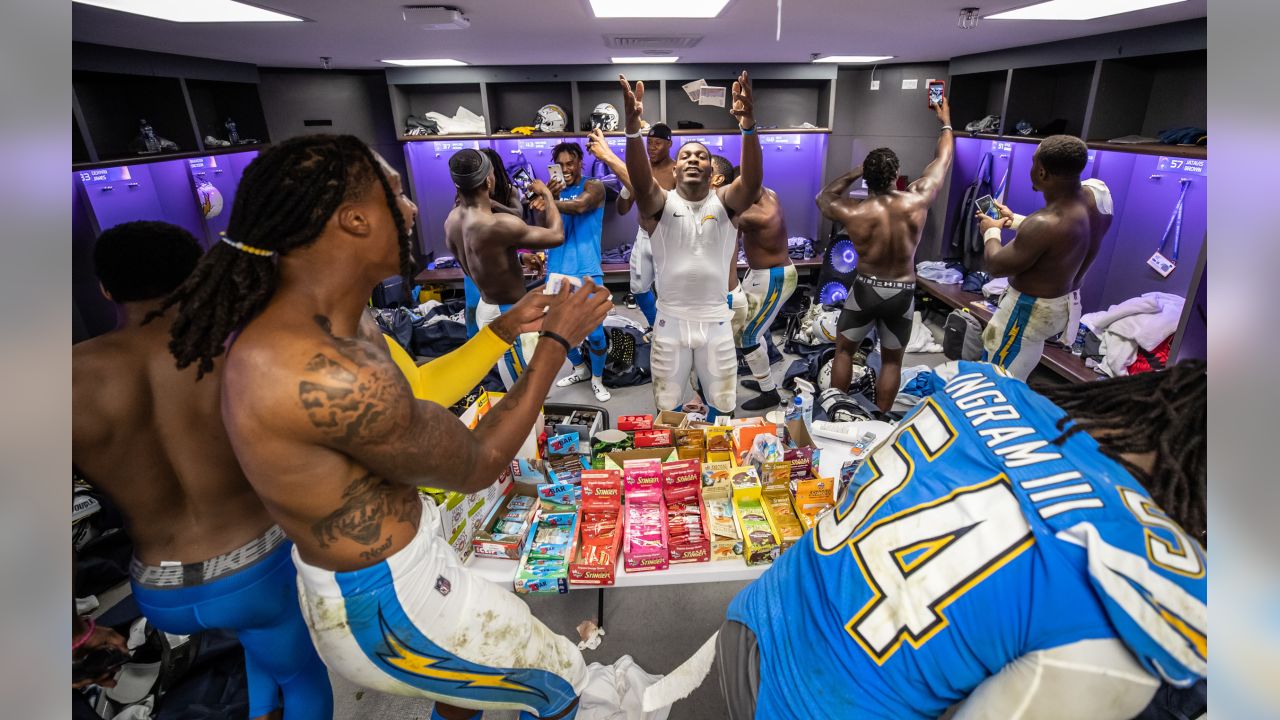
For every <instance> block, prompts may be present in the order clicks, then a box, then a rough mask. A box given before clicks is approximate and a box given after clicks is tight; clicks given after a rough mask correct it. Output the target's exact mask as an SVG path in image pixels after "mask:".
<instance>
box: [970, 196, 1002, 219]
mask: <svg viewBox="0 0 1280 720" xmlns="http://www.w3.org/2000/svg"><path fill="white" fill-rule="evenodd" d="M973 204H974V205H976V206H977V207H978V212H980V213H982V214H983V215H986V216H987V217H989V218H991V219H992V220H999V219H1000V210H999V208H997V207H996V202H995V199H994V198H992V197H991V196H990V195H983V196H982V197H980V198H978V199H977V200H974V201H973Z"/></svg>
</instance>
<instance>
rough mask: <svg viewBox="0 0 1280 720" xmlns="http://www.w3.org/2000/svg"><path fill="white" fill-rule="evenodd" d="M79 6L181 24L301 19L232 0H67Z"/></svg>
mask: <svg viewBox="0 0 1280 720" xmlns="http://www.w3.org/2000/svg"><path fill="white" fill-rule="evenodd" d="M71 1H72V2H77V3H80V4H81V5H92V6H94V7H100V8H106V9H108V10H118V11H120V12H127V13H133V14H134V15H145V16H147V17H153V18H158V19H160V20H168V21H169V22H181V23H223V22H302V18H297V17H293V16H291V15H285V14H284V13H278V12H276V11H274V10H267V9H265V8H260V7H254V6H252V5H246V4H244V3H241V2H236V1H235V0H200V2H175V1H174V0H71Z"/></svg>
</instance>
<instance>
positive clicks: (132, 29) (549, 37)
mask: <svg viewBox="0 0 1280 720" xmlns="http://www.w3.org/2000/svg"><path fill="white" fill-rule="evenodd" d="M173 1H174V2H177V1H179V0H173ZM186 1H195V0H186ZM634 1H635V2H638V3H642V2H644V0H634ZM781 2H782V40H781V42H775V41H774V26H775V21H776V17H777V0H730V2H729V5H728V7H726V8H725V10H724V11H723V12H722V13H721V14H720V17H719V18H716V19H711V20H629V19H616V20H597V19H596V18H595V17H593V16H592V14H591V10H590V6H589V5H588V3H587V0H439V4H442V5H444V4H453V5H456V6H457V7H459V8H460V9H461V10H462V11H463V13H464V14H465V15H466V16H467V17H469V18H470V19H471V27H470V28H468V29H466V30H452V31H425V30H421V29H419V28H417V27H413V26H410V25H407V24H406V23H405V22H404V21H403V20H402V19H401V17H400V7H401V6H402V5H406V4H434V2H432V0H253V4H255V5H260V6H263V7H269V8H272V9H275V10H279V11H281V12H285V13H289V14H292V15H297V16H301V17H305V18H307V19H308V20H310V21H311V22H304V23H237V24H184V23H170V22H165V21H163V20H154V19H151V18H145V17H141V16H137V15H130V14H127V13H120V12H115V11H111V10H104V9H101V8H96V7H88V6H84V5H81V4H79V3H76V4H74V5H73V6H72V7H73V10H72V37H73V39H75V40H77V41H82V42H93V43H100V44H104V45H116V46H121V47H129V48H137V49H142V50H154V51H159V52H169V53H177V54H180V55H192V56H196V57H206V58H216V59H219V60H236V61H241V62H249V63H254V64H256V65H260V66H267V67H319V66H320V59H319V58H320V56H324V55H327V56H330V57H332V58H333V66H334V67H336V68H374V67H385V66H384V65H382V64H381V63H379V62H378V61H379V60H381V59H383V58H413V57H451V58H457V59H459V60H463V61H465V62H467V63H469V64H472V65H535V64H536V65H545V64H597V63H607V62H609V57H610V56H611V55H619V54H629V53H622V52H620V51H617V50H612V49H610V48H606V47H605V45H604V41H603V39H602V36H603V35H605V34H620V33H625V34H672V33H679V34H686V33H694V34H700V35H703V36H704V38H703V40H702V42H701V43H700V44H699V45H698V46H697V47H694V48H688V49H683V50H680V51H679V52H678V54H679V55H680V62H681V63H685V62H729V63H735V62H753V63H771V62H807V61H808V60H809V59H810V56H811V54H813V53H820V54H823V55H837V54H838V55H895V56H897V57H896V58H895V59H894V60H892V61H889V62H910V61H923V60H946V59H949V58H952V57H956V56H959V55H967V54H971V53H977V52H985V51H988V50H997V49H1001V48H1008V47H1017V46H1021V45H1033V44H1036V43H1042V42H1050V41H1053V40H1063V39H1067V38H1073V37H1082V36H1086V35H1097V34H1099V33H1106V32H1113V31H1117V30H1127V29H1131V28H1137V27H1146V26H1151V25H1159V24H1162V23H1168V22H1174V21H1178V20H1187V19H1191V18H1199V17H1204V16H1205V15H1206V4H1207V0H1186V1H1185V2H1181V3H1177V4H1174V5H1166V6H1163V7H1158V8H1153V9H1150V10H1142V11H1138V12H1132V13H1126V14H1123V15H1115V16H1112V17H1107V18H1100V19H1098V20H1090V21H1085V22H1062V21H1057V22H1055V21H1010V20H983V21H982V22H980V23H979V25H978V27H977V28H975V29H972V30H961V29H959V28H958V27H956V19H957V16H958V14H959V10H960V8H961V7H964V6H966V5H968V4H969V3H968V2H965V1H964V0H955V1H953V0H804V1H803V2H802V1H801V0H781ZM973 2H979V3H981V4H980V5H979V7H981V10H982V14H983V15H986V14H990V13H996V12H1000V11H1003V10H1009V9H1013V8H1018V7H1022V6H1025V5H1029V4H1033V0H973ZM988 3H989V4H988ZM637 54H638V53H637Z"/></svg>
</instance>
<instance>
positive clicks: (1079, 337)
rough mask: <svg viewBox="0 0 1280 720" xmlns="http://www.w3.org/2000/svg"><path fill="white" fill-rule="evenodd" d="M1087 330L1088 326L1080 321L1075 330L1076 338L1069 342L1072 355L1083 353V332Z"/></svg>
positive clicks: (1081, 354) (1080, 355) (1077, 355)
mask: <svg viewBox="0 0 1280 720" xmlns="http://www.w3.org/2000/svg"><path fill="white" fill-rule="evenodd" d="M1088 331H1089V328H1087V327H1085V325H1084V323H1080V327H1079V329H1077V330H1076V340H1075V342H1073V343H1071V354H1072V355H1075V356H1076V357H1082V356H1083V355H1084V334H1085V333H1086V332H1088Z"/></svg>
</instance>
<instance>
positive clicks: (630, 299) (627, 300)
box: [622, 293, 637, 310]
mask: <svg viewBox="0 0 1280 720" xmlns="http://www.w3.org/2000/svg"><path fill="white" fill-rule="evenodd" d="M622 304H623V305H626V306H627V307H629V308H631V309H632V310H635V309H636V307H637V306H636V296H635V295H634V294H632V293H627V296H626V297H624V298H623V299H622Z"/></svg>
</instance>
